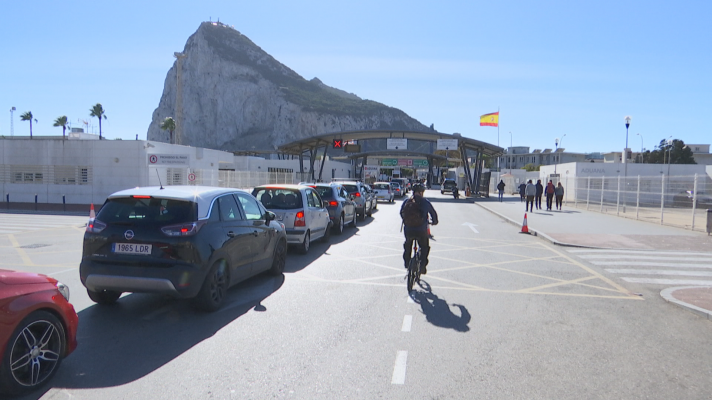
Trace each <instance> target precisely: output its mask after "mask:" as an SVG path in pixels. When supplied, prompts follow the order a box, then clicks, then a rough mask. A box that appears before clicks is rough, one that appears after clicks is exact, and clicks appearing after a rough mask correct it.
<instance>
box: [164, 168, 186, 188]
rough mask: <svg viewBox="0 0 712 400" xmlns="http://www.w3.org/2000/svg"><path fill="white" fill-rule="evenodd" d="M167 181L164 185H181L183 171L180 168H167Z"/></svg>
mask: <svg viewBox="0 0 712 400" xmlns="http://www.w3.org/2000/svg"><path fill="white" fill-rule="evenodd" d="M166 175H167V179H166V185H183V184H184V183H183V177H184V176H185V171H184V170H183V169H180V168H168V171H167V172H166Z"/></svg>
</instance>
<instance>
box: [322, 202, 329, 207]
mask: <svg viewBox="0 0 712 400" xmlns="http://www.w3.org/2000/svg"><path fill="white" fill-rule="evenodd" d="M322 205H323V206H324V208H329V201H328V200H324V201H323V202H322Z"/></svg>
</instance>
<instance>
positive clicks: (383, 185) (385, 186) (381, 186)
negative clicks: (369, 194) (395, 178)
mask: <svg viewBox="0 0 712 400" xmlns="http://www.w3.org/2000/svg"><path fill="white" fill-rule="evenodd" d="M373 187H374V188H376V189H381V190H388V189H390V188H391V187H390V185H389V184H387V183H378V184H376V185H374V186H373Z"/></svg>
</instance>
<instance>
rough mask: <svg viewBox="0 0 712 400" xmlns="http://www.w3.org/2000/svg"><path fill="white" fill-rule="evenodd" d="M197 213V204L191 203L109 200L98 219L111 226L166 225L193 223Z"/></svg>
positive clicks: (152, 200)
mask: <svg viewBox="0 0 712 400" xmlns="http://www.w3.org/2000/svg"><path fill="white" fill-rule="evenodd" d="M197 213H198V209H197V207H196V204H195V203H193V202H191V201H183V200H172V199H160V198H150V199H134V198H132V197H125V198H116V199H111V200H109V201H108V202H107V203H106V204H105V205H104V206H103V207H102V208H101V210H100V211H99V214H97V218H98V219H99V220H101V221H103V222H106V223H109V224H110V223H123V224H126V223H130V224H133V225H151V224H160V225H165V224H182V223H186V222H193V221H195V220H196V219H197Z"/></svg>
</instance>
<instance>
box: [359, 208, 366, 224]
mask: <svg viewBox="0 0 712 400" xmlns="http://www.w3.org/2000/svg"><path fill="white" fill-rule="evenodd" d="M358 217H359V219H360V220H361V221H365V220H366V206H363V210H361V212H360V213H358Z"/></svg>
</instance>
